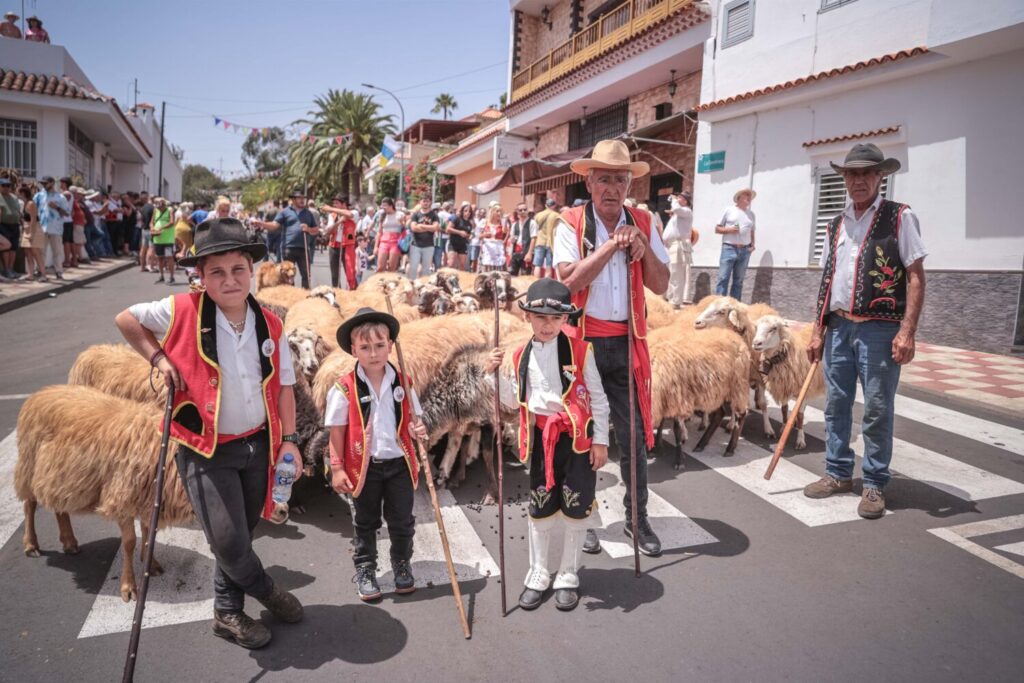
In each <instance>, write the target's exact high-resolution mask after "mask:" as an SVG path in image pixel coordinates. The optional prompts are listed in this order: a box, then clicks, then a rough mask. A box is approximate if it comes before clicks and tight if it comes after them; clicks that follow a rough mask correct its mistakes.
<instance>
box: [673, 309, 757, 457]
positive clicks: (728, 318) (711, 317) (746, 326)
mask: <svg viewBox="0 0 1024 683" xmlns="http://www.w3.org/2000/svg"><path fill="white" fill-rule="evenodd" d="M693 326H694V327H695V328H696V329H698V330H703V329H707V328H709V327H722V328H725V329H728V330H732V331H733V332H735V333H736V334H738V335H739V336H740V337H742V339H743V341H744V342H745V343H746V345H747V348H748V349H749V350H750V351H751V353H750V354H748V355H749V358H750V371H749V373H748V374H749V378H750V386H751V388H752V389H753V390H754V405H755V406H757V409H758V410H759V411H761V426H762V429H763V431H764V436H765V438H766V439H774V438H775V430H774V429H773V428H772V423H771V420H769V419H768V401H767V400H766V399H765V394H764V378H763V377H762V376H761V373H760V372H758V369H757V360H756V358H755V354H754V353H753V342H754V325H753V323H752V322H750V317H749V315H748V314H747V306H746V305H744V304H742V303H740V302H739V301H737V300H736V299H733V298H732V297H728V296H720V297H715V298H714V299H713V300H712V301H711V303H710V304H709V305H708V306H707V308H705V309H704V311H703V312H701V314H700V315H699V316H697V319H696V320H695V321H694V323H693Z"/></svg>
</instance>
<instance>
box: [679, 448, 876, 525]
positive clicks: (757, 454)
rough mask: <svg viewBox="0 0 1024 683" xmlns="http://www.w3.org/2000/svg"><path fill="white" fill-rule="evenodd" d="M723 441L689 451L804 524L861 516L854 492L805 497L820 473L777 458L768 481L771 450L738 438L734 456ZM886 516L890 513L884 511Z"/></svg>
mask: <svg viewBox="0 0 1024 683" xmlns="http://www.w3.org/2000/svg"><path fill="white" fill-rule="evenodd" d="M726 441H727V439H726V440H722V439H720V438H715V439H712V441H711V443H709V444H708V445H707V448H706V449H705V450H704V452H702V453H690V455H691V456H692V457H693V458H695V459H696V460H698V461H700V462H701V463H703V464H704V465H706V466H707V467H710V468H711V469H713V470H715V471H716V472H718V473H719V474H721V475H722V476H724V477H725V478H726V479H729V480H730V481H732V482H733V483H735V484H738V485H740V486H742V487H743V488H745V489H747V490H748V491H750V492H751V493H753V494H754V495H756V496H757V497H758V498H761V499H762V500H764V501H767V502H768V503H771V504H772V505H774V506H775V507H777V508H778V509H780V510H782V511H783V512H785V513H786V514H788V515H790V516H791V517H795V518H796V519H797V520H799V521H801V522H803V523H804V524H806V525H807V526H810V527H815V526H823V525H825V524H839V523H841V522H855V521H858V520H860V519H861V517H860V515H858V514H857V504H858V503H859V502H860V496H858V495H857V494H855V493H846V494H840V495H834V496H831V497H829V498H820V499H814V498H808V497H806V496H805V495H804V487H805V486H807V485H808V484H810V483H812V482H814V481H817V480H818V479H819V478H820V477H821V475H820V474H815V473H814V472H811V471H810V470H805V469H804V468H803V467H800V466H799V465H796V464H794V463H792V462H789V461H787V460H780V461H779V464H778V466H777V467H776V468H775V473H774V474H773V475H772V478H771V479H770V480H766V479H765V478H764V473H765V470H766V469H767V468H768V462H769V461H770V460H771V453H768V452H767V451H765V450H764V449H762V448H759V447H758V446H755V445H753V444H751V443H749V442H747V441H745V440H744V439H740V441H739V443H738V444H737V446H736V452H735V453H734V454H733V455H730V456H725V455H723V453H724V452H725V444H726ZM885 514H886V515H889V514H892V512H891V511H889V510H886V512H885Z"/></svg>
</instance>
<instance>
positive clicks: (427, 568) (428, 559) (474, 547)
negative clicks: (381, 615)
mask: <svg viewBox="0 0 1024 683" xmlns="http://www.w3.org/2000/svg"><path fill="white" fill-rule="evenodd" d="M437 503H438V505H440V507H441V516H442V517H443V518H444V530H445V533H446V534H447V535H448V544H449V547H450V549H451V551H452V564H454V565H455V574H456V576H458V579H459V583H463V582H466V581H473V580H476V579H483V578H487V577H494V578H497V577H498V576H500V575H501V572H500V571H499V570H498V565H497V563H496V562H495V561H494V558H493V557H491V554H490V553H489V552H487V548H485V547H484V543H483V541H482V540H481V539H480V536H478V535H477V533H476V529H474V528H473V525H472V524H470V522H469V519H468V518H467V517H466V513H465V512H463V511H462V508H461V507H459V506H458V504H457V503H456V502H455V497H454V496H452V494H451V492H450V491H447V490H445V489H438V491H437ZM413 514H414V515H416V537H415V538H414V540H413V552H412V573H413V576H415V577H416V587H417V588H418V589H419V590H424V589H425V588H426V587H427V583H428V582H430V583H432V584H433V585H434V586H444V585H448V584H450V583H451V578H450V577H449V576H448V566H447V564H446V563H445V559H444V548H443V547H442V546H441V533H440V532H439V531H438V529H437V522H435V521H434V508H433V506H432V505H431V504H430V493H429V492H428V491H427V490H426V486H421V487H420V488H419V489H418V490H417V491H416V496H415V499H414V503H413ZM390 553H391V541H390V539H389V538H388V535H387V525H386V524H385V526H384V528H383V529H382V531H381V536H380V538H379V539H378V540H377V576H378V578H379V583H380V587H381V590H382V591H384V592H385V593H387V592H390V591H393V590H394V589H395V582H394V575H393V574H392V572H391V554H390Z"/></svg>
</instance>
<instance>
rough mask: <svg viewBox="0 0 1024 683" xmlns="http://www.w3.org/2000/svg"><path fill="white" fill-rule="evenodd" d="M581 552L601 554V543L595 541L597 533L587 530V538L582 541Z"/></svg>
mask: <svg viewBox="0 0 1024 683" xmlns="http://www.w3.org/2000/svg"><path fill="white" fill-rule="evenodd" d="M583 552H585V553H590V554H591V555H596V554H598V553H599V552H601V541H599V540H597V532H596V531H594V530H593V529H587V537H586V538H585V539H584V541H583Z"/></svg>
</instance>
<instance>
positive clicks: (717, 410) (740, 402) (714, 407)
mask: <svg viewBox="0 0 1024 683" xmlns="http://www.w3.org/2000/svg"><path fill="white" fill-rule="evenodd" d="M647 343H648V347H649V349H650V354H651V377H652V382H651V417H652V423H653V424H655V425H660V424H661V422H662V421H663V420H664V419H665V418H666V417H668V418H672V419H673V430H674V431H675V436H676V447H677V452H676V461H675V467H676V469H679V468H680V467H681V465H682V457H683V451H682V444H683V442H684V441H685V440H686V435H685V429H686V428H685V426H683V424H682V420H684V419H685V418H687V417H689V416H690V415H692V414H693V413H694V412H696V411H703V412H704V413H705V414H711V413H714V414H715V415H716V416H717V417H716V419H715V420H713V421H712V424H711V425H709V427H708V428H707V429H706V430H705V432H704V435H703V436H702V437H701V439H700V441H699V442H698V443H697V446H696V448H695V450H697V451H702V450H704V448H705V446H706V445H707V443H708V441H709V440H710V438H711V435H712V434H713V432H714V431H715V429H716V428H717V426H718V423H719V422H720V421H721V415H722V411H723V409H724V407H728V408H730V409H731V410H732V413H733V418H734V419H733V421H732V426H731V437H730V439H729V443H728V445H727V446H726V450H725V452H726V455H731V454H732V453H733V452H735V450H736V444H737V441H738V440H739V436H740V432H741V430H742V427H743V420H744V418H745V417H746V414H747V411H748V409H749V401H750V388H749V384H748V375H747V373H748V368H749V365H750V351H749V350H748V349H747V346H746V344H745V343H744V342H743V341H741V340H740V339H738V338H737V337H736V335H735V334H733V333H731V332H728V331H726V330H718V329H711V330H707V331H706V332H701V333H696V332H694V331H692V330H691V331H688V332H683V331H681V330H679V329H677V328H673V327H668V328H661V329H657V330H652V331H651V332H650V334H649V335H648V337H647Z"/></svg>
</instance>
